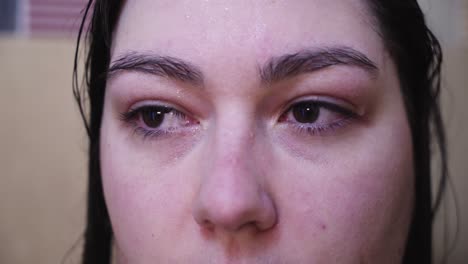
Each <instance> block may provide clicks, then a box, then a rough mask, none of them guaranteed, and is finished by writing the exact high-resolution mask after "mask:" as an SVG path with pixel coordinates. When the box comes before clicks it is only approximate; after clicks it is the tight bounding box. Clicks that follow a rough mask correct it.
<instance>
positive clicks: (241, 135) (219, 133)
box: [193, 116, 276, 232]
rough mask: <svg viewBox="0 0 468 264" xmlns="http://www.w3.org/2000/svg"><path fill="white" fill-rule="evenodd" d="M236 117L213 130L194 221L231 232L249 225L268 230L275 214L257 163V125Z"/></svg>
mask: <svg viewBox="0 0 468 264" xmlns="http://www.w3.org/2000/svg"><path fill="white" fill-rule="evenodd" d="M235 118H236V120H237V121H234V120H233V119H230V118H227V119H226V120H227V121H228V122H227V123H223V122H222V121H220V123H218V125H217V128H216V129H214V131H212V137H211V140H210V141H209V144H207V146H206V147H207V149H206V151H205V153H206V155H207V156H206V158H205V160H206V162H207V164H206V165H207V166H205V171H204V172H203V175H202V178H201V183H200V187H199V190H198V194H197V197H196V201H195V206H194V212H193V213H194V218H195V220H196V221H197V223H198V224H200V225H201V226H204V227H211V228H215V229H218V230H224V231H228V232H234V231H237V230H240V229H242V227H246V226H251V227H255V228H257V229H260V230H264V229H268V228H270V227H271V226H272V225H274V223H275V222H276V213H275V209H274V204H273V201H272V200H271V197H269V195H268V191H267V189H266V188H265V185H264V184H262V183H263V181H264V177H265V175H262V173H261V169H260V168H259V167H257V166H256V163H255V158H256V157H255V154H254V153H255V150H254V149H255V131H254V128H253V125H254V124H253V123H250V122H247V121H245V120H244V121H242V118H241V117H239V116H237V117H235ZM229 120H231V121H232V122H229Z"/></svg>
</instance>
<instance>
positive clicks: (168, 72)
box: [107, 46, 379, 86]
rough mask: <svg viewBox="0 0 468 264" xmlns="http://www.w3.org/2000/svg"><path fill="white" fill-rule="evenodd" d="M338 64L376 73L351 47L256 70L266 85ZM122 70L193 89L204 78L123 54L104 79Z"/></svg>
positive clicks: (155, 59) (177, 63) (176, 65)
mask: <svg viewBox="0 0 468 264" xmlns="http://www.w3.org/2000/svg"><path fill="white" fill-rule="evenodd" d="M338 65H345V66H353V67H358V68H360V69H363V70H365V71H366V72H367V73H369V74H370V75H371V76H372V77H375V76H377V75H378V72H379V69H378V67H377V64H376V63H375V62H373V61H372V60H371V59H369V58H368V57H367V56H366V55H364V54H363V53H362V52H360V51H357V50H355V49H353V48H351V47H346V46H339V47H326V48H320V49H314V50H312V49H306V50H302V51H299V52H297V53H293V54H286V55H283V56H279V57H273V58H271V59H270V60H268V61H267V63H266V64H265V65H264V66H263V67H260V69H259V74H260V78H261V80H262V82H263V83H267V84H268V83H272V82H279V81H281V80H285V79H288V78H292V77H295V76H298V75H301V74H305V73H311V72H315V71H319V70H322V69H324V68H328V67H331V66H338ZM124 71H136V72H141V73H148V74H152V75H156V76H160V77H165V78H169V79H174V80H178V81H182V82H186V83H190V84H193V85H196V86H201V85H203V79H204V77H203V73H202V71H201V70H200V68H198V67H197V66H195V65H193V64H191V63H189V62H187V61H184V60H182V59H179V58H175V57H171V56H160V55H156V54H152V53H145V52H136V51H131V52H127V53H124V54H122V55H120V56H119V57H118V58H117V59H116V60H115V61H113V62H112V63H111V66H110V67H109V70H108V71H107V78H108V79H109V78H112V77H114V76H115V75H117V74H118V73H120V72H124Z"/></svg>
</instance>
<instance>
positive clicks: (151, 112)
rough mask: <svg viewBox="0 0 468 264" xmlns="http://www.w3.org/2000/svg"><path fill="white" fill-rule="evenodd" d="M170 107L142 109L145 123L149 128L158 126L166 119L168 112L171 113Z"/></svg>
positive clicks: (142, 117)
mask: <svg viewBox="0 0 468 264" xmlns="http://www.w3.org/2000/svg"><path fill="white" fill-rule="evenodd" d="M171 112H172V111H171V109H170V108H165V107H154V106H153V107H151V106H150V107H144V108H143V109H141V110H140V115H141V119H142V121H143V123H144V124H145V125H146V126H147V127H149V128H157V127H159V126H160V125H161V124H162V122H163V121H164V117H165V116H166V114H168V113H171Z"/></svg>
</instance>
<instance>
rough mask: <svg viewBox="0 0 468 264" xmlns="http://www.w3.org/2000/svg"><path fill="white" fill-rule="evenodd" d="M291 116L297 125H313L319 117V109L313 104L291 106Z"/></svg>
mask: <svg viewBox="0 0 468 264" xmlns="http://www.w3.org/2000/svg"><path fill="white" fill-rule="evenodd" d="M292 111H293V115H294V118H295V119H296V121H297V122H299V123H315V122H316V121H317V119H318V117H319V113H320V108H319V107H318V106H317V105H315V104H313V103H300V104H298V105H295V106H293V109H292Z"/></svg>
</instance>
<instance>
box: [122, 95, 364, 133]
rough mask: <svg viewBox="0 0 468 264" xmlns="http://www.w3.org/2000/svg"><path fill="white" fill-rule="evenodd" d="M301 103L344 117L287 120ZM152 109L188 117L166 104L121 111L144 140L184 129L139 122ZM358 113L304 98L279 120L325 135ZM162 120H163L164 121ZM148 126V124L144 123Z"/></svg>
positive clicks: (343, 124)
mask: <svg viewBox="0 0 468 264" xmlns="http://www.w3.org/2000/svg"><path fill="white" fill-rule="evenodd" d="M301 104H311V105H313V106H314V107H316V108H317V109H318V111H319V112H318V117H317V119H318V118H319V117H320V116H321V115H322V114H321V111H322V109H326V110H327V111H331V112H333V113H335V114H337V115H340V116H342V118H339V119H337V120H335V121H333V122H332V123H329V124H315V122H314V123H300V122H299V121H294V122H293V121H288V120H286V118H287V115H288V113H291V111H293V109H294V107H297V106H299V105H301ZM150 109H152V110H153V111H154V109H159V110H161V111H160V112H161V113H163V114H162V115H163V119H162V120H163V121H164V119H165V118H166V116H167V115H168V114H172V115H174V117H175V118H177V119H178V120H185V121H186V122H190V121H187V120H188V117H187V115H186V114H184V113H183V112H181V111H179V110H177V109H175V108H173V107H170V106H164V105H156V104H154V105H145V106H141V107H137V108H133V109H130V110H129V111H128V112H124V113H121V115H120V118H121V120H122V121H124V122H125V123H126V124H129V125H131V126H132V127H133V129H134V133H135V134H139V135H140V136H142V138H143V139H144V140H146V139H153V138H161V137H164V136H170V135H172V134H175V133H179V132H181V131H182V130H183V128H173V129H161V128H160V127H159V126H158V127H157V128H145V127H143V126H142V125H141V124H139V123H140V122H143V123H144V121H141V119H142V118H143V117H142V114H143V112H144V111H148V110H150ZM357 117H358V115H357V114H356V113H354V112H353V111H351V110H349V109H347V108H345V107H342V106H339V105H338V104H335V103H331V102H327V101H322V100H303V101H299V102H296V103H294V104H292V105H291V106H289V108H287V110H286V111H284V112H283V114H282V115H281V116H280V118H279V120H278V122H281V123H287V125H289V126H290V127H292V128H293V129H294V130H295V131H296V133H298V134H307V135H312V136H315V135H319V136H323V135H326V134H328V133H331V132H333V131H335V130H337V129H340V128H342V127H344V126H346V125H348V124H349V123H351V122H352V121H353V120H354V119H356V118H357ZM163 121H162V122H163ZM144 125H145V126H147V125H146V124H144Z"/></svg>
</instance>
